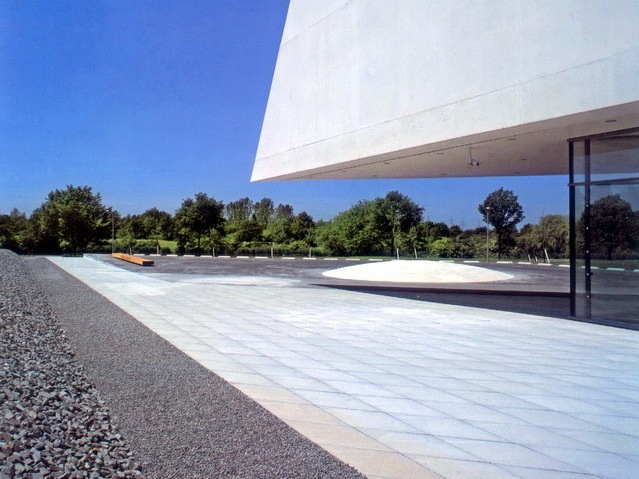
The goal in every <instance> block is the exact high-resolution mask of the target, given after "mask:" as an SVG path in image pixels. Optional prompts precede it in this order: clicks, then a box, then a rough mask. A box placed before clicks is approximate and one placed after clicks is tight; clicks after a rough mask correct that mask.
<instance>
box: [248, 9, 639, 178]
mask: <svg viewBox="0 0 639 479" xmlns="http://www.w3.org/2000/svg"><path fill="white" fill-rule="evenodd" d="M637 100H639V1H637V0H547V1H539V0H529V1H525V0H522V1H516V0H484V1H481V0H468V1H463V0H450V1H445V0H443V1H428V0H330V1H329V0H326V1H319V2H318V1H316V0H291V5H290V8H289V15H288V18H287V22H286V27H285V31H284V35H283V39H282V45H281V48H280V53H279V56H278V60H277V66H276V70H275V75H274V79H273V85H272V88H271V93H270V97H269V101H268V106H267V110H266V115H265V120H264V126H263V130H262V135H261V137H260V143H259V148H258V152H257V158H256V163H255V168H254V172H253V180H259V179H265V178H271V177H276V176H280V175H285V174H289V173H292V172H300V171H304V170H311V169H313V168H319V167H322V166H327V165H334V164H339V163H342V162H346V161H351V160H355V159H362V158H368V157H372V156H375V155H380V154H384V153H388V152H393V151H400V150H404V149H407V148H414V147H419V146H423V145H429V144H434V143H438V142H446V141H448V140H452V139H456V138H462V137H467V136H472V135H478V134H482V133H484V132H491V131H497V130H500V129H504V128H511V127H517V126H521V125H535V126H534V128H537V129H539V128H543V124H541V126H540V125H539V124H538V123H537V122H544V121H546V120H548V119H552V118H559V117H565V116H568V115H574V114H577V113H581V112H588V111H591V110H597V109H601V108H605V107H610V106H613V105H623V104H628V103H632V102H634V101H637Z"/></svg>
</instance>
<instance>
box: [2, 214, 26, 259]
mask: <svg viewBox="0 0 639 479" xmlns="http://www.w3.org/2000/svg"><path fill="white" fill-rule="evenodd" d="M27 226H28V220H27V216H26V215H25V214H24V213H22V212H20V211H19V210H18V209H17V208H13V209H12V210H11V212H10V213H9V214H8V215H2V214H0V248H5V249H10V250H12V251H14V252H16V253H20V252H22V251H23V245H22V241H23V236H24V235H25V232H26V230H27Z"/></svg>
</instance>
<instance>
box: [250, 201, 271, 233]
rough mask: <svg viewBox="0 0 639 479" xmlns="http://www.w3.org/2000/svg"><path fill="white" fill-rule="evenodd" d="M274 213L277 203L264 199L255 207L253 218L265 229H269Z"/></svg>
mask: <svg viewBox="0 0 639 479" xmlns="http://www.w3.org/2000/svg"><path fill="white" fill-rule="evenodd" d="M274 212H275V203H273V200H272V199H270V198H262V199H261V200H260V201H258V202H256V203H255V204H254V205H253V217H254V219H256V220H257V222H258V223H259V224H260V225H261V226H262V228H263V229H266V228H268V225H269V224H270V223H271V221H272V220H273V213H274Z"/></svg>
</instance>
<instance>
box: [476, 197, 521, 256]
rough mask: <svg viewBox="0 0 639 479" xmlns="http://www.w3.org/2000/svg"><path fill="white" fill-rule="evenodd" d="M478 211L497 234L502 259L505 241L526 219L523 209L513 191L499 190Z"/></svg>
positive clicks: (487, 198)
mask: <svg viewBox="0 0 639 479" xmlns="http://www.w3.org/2000/svg"><path fill="white" fill-rule="evenodd" d="M478 209H479V212H480V213H481V214H482V216H483V217H484V221H485V222H486V223H488V224H490V225H492V227H493V228H494V230H495V233H496V234H497V255H498V257H499V258H501V255H502V249H503V246H504V240H505V239H506V238H510V237H511V236H512V234H513V233H514V232H515V226H516V225H517V224H518V223H520V222H521V220H523V219H524V211H523V208H522V207H521V205H520V204H519V201H518V199H517V196H516V195H515V194H514V193H513V192H512V191H510V190H505V189H503V188H499V189H498V190H495V191H493V192H492V193H490V194H489V195H488V196H487V197H486V199H485V200H484V202H483V203H481V204H480V205H479V206H478Z"/></svg>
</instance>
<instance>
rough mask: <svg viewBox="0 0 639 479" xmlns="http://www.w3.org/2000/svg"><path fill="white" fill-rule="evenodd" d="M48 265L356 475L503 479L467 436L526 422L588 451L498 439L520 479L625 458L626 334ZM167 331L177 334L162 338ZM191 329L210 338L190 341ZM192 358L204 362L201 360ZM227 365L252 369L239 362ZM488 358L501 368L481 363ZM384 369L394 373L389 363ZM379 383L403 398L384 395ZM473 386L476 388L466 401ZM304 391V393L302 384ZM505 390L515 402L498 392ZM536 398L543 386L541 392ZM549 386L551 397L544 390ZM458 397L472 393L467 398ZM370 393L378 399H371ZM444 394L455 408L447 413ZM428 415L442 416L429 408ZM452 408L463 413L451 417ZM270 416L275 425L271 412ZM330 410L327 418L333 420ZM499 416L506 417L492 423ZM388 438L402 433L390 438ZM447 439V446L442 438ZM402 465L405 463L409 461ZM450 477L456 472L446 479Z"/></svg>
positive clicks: (338, 295) (638, 346) (631, 335)
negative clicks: (523, 469) (452, 452)
mask: <svg viewBox="0 0 639 479" xmlns="http://www.w3.org/2000/svg"><path fill="white" fill-rule="evenodd" d="M52 261H53V262H54V263H55V264H58V265H59V266H60V267H62V268H63V269H65V270H67V271H68V272H69V273H70V274H72V275H74V276H76V277H77V278H78V279H80V280H81V281H83V282H84V283H86V284H87V285H89V286H90V287H92V288H93V289H95V290H96V291H98V292H99V293H101V294H103V295H104V296H105V297H107V299H109V300H110V301H112V302H113V303H115V304H116V305H118V306H120V307H121V308H123V309H124V310H125V311H127V312H129V314H131V315H132V316H133V317H135V318H138V320H140V322H142V323H143V324H147V323H148V324H149V325H150V326H148V327H150V329H151V330H153V331H156V332H157V333H158V334H160V335H161V336H162V337H165V338H166V339H167V340H169V342H171V343H173V344H174V345H176V347H178V348H180V349H182V350H183V351H184V352H185V353H187V354H189V355H190V356H191V357H193V358H194V359H196V358H199V362H200V364H202V365H203V366H204V367H207V368H209V369H211V370H212V371H214V372H215V373H217V374H219V375H220V376H222V377H224V374H226V376H227V377H228V378H229V379H228V381H229V382H231V384H234V385H235V386H236V387H238V388H239V389H240V390H242V391H243V392H245V394H247V395H249V396H250V397H252V398H253V399H254V400H256V401H258V402H260V401H263V402H264V403H265V404H270V405H271V406H273V404H274V403H277V402H280V403H286V404H290V405H289V406H287V405H286V404H280V405H279V407H280V413H281V414H282V415H285V416H287V418H288V420H290V421H295V420H297V421H301V422H302V423H304V424H303V425H302V426H300V427H302V428H307V432H308V434H305V435H307V437H309V438H310V439H311V440H313V441H315V442H318V441H320V440H323V441H324V444H326V447H325V449H326V450H328V451H329V452H332V453H333V454H334V455H336V456H337V457H338V458H340V459H342V460H343V461H345V462H348V463H350V464H351V465H353V466H354V467H356V468H358V469H360V471H361V472H362V473H364V474H365V475H367V476H369V477H371V476H372V477H389V478H393V479H399V478H405V477H425V478H426V477H427V478H438V479H441V478H442V477H444V478H446V479H450V478H452V477H455V478H456V479H467V478H470V477H476V476H477V474H480V475H481V471H483V472H484V473H485V475H484V476H483V477H511V476H512V477H517V475H513V474H511V476H506V475H505V474H506V472H505V470H504V468H503V467H502V466H501V465H500V463H499V461H500V459H499V456H496V453H497V451H496V450H495V443H494V442H491V441H492V440H491V439H490V438H492V437H494V436H495V435H494V434H492V433H491V432H490V429H489V428H488V426H484V425H483V424H484V423H483V422H482V421H484V422H485V421H486V420H487V419H491V420H490V421H488V423H489V424H491V427H492V428H493V429H494V427H496V426H500V428H501V429H500V430H504V431H508V430H509V428H512V427H513V426H512V423H513V421H514V420H519V421H520V422H521V423H523V425H522V426H521V427H524V428H526V427H531V425H532V424H535V425H536V426H535V427H536V428H537V429H535V431H539V432H541V431H545V433H547V434H550V435H551V434H552V431H554V430H556V429H561V430H562V431H564V435H565V434H567V433H568V432H570V433H571V435H574V437H575V439H577V438H578V437H580V436H583V435H584V433H583V431H582V430H581V429H580V428H583V427H584V425H587V426H588V430H589V431H590V432H589V434H590V436H589V438H590V439H589V442H590V443H592V445H591V444H585V443H583V444H584V445H583V446H582V449H581V450H580V451H583V454H580V455H574V454H572V455H571V454H570V451H572V449H569V448H565V447H564V448H562V447H561V445H554V446H555V449H556V450H557V451H558V452H557V454H550V455H548V454H545V452H546V450H544V449H543V448H541V447H540V446H537V445H536V444H528V443H526V442H525V438H526V437H527V436H526V435H525V434H515V435H514V437H515V438H514V439H512V440H509V439H506V438H504V437H501V438H500V442H499V446H498V449H499V450H501V451H505V454H506V455H507V456H508V455H509V454H511V453H512V454H513V457H521V461H528V462H529V463H530V464H532V465H533V466H534V467H531V474H533V475H532V476H530V477H544V471H547V470H548V469H551V468H552V464H554V463H556V462H557V461H561V462H562V463H564V464H566V468H571V469H570V470H572V471H574V472H575V473H576V472H581V473H589V474H593V475H595V473H596V472H597V470H596V469H593V466H592V464H591V462H588V460H587V458H588V455H590V456H592V454H595V453H597V454H601V453H600V451H604V453H605V454H606V456H605V459H602V458H601V457H600V456H598V458H599V459H598V464H597V467H601V464H602V463H603V464H604V466H605V467H608V468H609V469H614V468H616V467H621V466H623V464H625V463H623V458H622V457H621V456H620V455H619V454H618V453H617V452H618V451H617V449H616V448H615V445H614V444H612V443H610V442H609V441H608V442H607V438H608V436H609V435H610V434H611V433H613V434H617V435H624V437H627V438H629V439H628V440H629V441H630V440H632V441H635V443H638V444H639V434H637V433H636V431H635V432H633V433H632V432H629V431H628V429H627V428H624V427H623V424H621V423H620V421H618V418H619V414H622V413H623V414H624V417H625V420H624V424H627V422H628V421H632V420H639V408H638V407H637V403H638V402H639V385H637V384H636V381H634V382H633V378H634V376H633V374H634V375H636V373H633V371H636V370H637V368H636V367H634V366H639V335H638V334H637V333H636V332H633V331H628V330H616V329H614V328H607V327H605V326H600V325H592V324H587V323H573V322H566V321H563V320H553V319H548V318H541V317H537V316H533V315H526V314H517V313H508V312H503V311H491V310H483V309H479V308H471V307H464V306H451V305H442V304H433V303H414V302H411V301H406V300H402V299H401V298H390V297H382V296H374V295H359V294H356V293H351V292H348V291H343V290H335V291H333V290H331V291H327V290H322V293H321V301H318V298H317V290H314V289H312V288H307V289H305V288H298V289H296V290H295V292H296V293H295V294H291V289H281V288H279V289H278V288H277V287H270V286H263V287H260V288H254V289H251V290H247V289H246V286H242V285H219V284H197V283H188V282H186V283H185V282H182V283H181V282H179V281H178V282H169V281H166V280H163V279H159V278H158V277H153V276H152V275H142V274H139V273H134V272H131V271H126V270H122V269H120V268H117V267H115V266H113V265H109V264H106V263H104V262H101V261H99V260H97V259H93V258H91V261H84V260H83V259H82V258H79V259H78V258H73V259H72V258H52ZM122 286H126V287H122ZM247 292H250V294H247ZM425 314H426V316H425ZM163 316H165V317H166V318H169V319H170V320H171V321H168V322H167V321H166V320H165V319H163ZM425 319H427V320H425ZM513 322H515V324H516V328H513ZM162 325H165V326H162ZM176 328H178V329H179V330H181V331H179V333H178V334H177V336H174V332H175V333H177V330H176ZM202 328H206V329H208V330H210V331H211V332H212V333H213V332H215V333H216V334H211V335H210V336H211V337H210V338H209V337H205V335H204V334H203V333H204V329H202ZM203 344H204V346H203ZM206 345H209V346H210V347H211V349H212V350H216V351H215V353H212V354H208V353H207V348H206ZM469 346H472V349H471V350H472V353H469ZM189 348H190V349H189ZM234 351H236V352H239V354H237V353H234ZM380 351H382V352H383V354H380ZM242 355H247V356H249V357H251V358H253V357H254V358H255V359H256V360H258V359H259V360H260V361H262V360H264V362H265V363H267V364H265V365H263V366H260V365H259V364H257V363H256V362H255V361H254V362H253V363H250V362H246V361H245V362H242V361H240V360H241V359H242ZM488 357H489V358H495V357H503V359H504V360H500V361H489V363H486V358H488ZM609 357H614V358H616V359H615V360H614V361H612V362H611V361H609V360H607V359H606V358H609ZM389 358H391V359H393V360H394V361H392V362H390V363H389ZM247 359H248V358H247ZM267 359H268V360H269V361H271V360H275V361H277V362H278V363H280V364H284V365H285V367H286V368H288V369H286V370H287V371H290V374H293V375H294V376H291V377H293V378H298V379H297V380H302V381H303V380H304V378H306V377H309V376H311V372H313V374H314V375H316V376H311V377H314V379H315V380H317V381H318V387H319V384H324V385H329V386H331V387H333V389H335V390H336V392H335V393H332V392H322V391H314V390H313V389H310V390H305V389H296V388H295V383H289V386H283V385H281V384H280V383H278V382H277V374H279V372H280V371H284V369H282V368H281V367H280V368H279V369H278V368H275V367H271V366H269V365H268V361H266V360H267ZM196 360H197V359H196ZM633 365H634V366H633ZM479 366H481V367H479ZM487 366H490V367H489V368H488V369H486V368H487ZM227 369H236V370H228V371H227ZM225 371H226V372H225ZM254 373H255V374H254ZM425 373H426V374H425ZM287 374H288V373H287ZM388 375H391V376H393V377H397V378H401V379H402V381H401V383H403V382H405V383H406V384H405V385H402V384H400V385H393V384H392V382H391V383H390V384H389V383H386V382H383V381H382V380H383V378H384V377H386V376H388ZM260 378H263V379H260ZM336 378H337V379H336ZM365 378H366V379H365ZM559 378H561V379H559ZM435 379H437V381H435ZM551 379H552V381H550V380H551ZM549 381H550V382H549ZM558 381H560V383H558ZM569 381H574V382H569ZM245 382H254V383H257V384H245ZM486 382H488V383H489V384H490V387H489V389H488V390H486V388H481V389H479V390H477V388H478V387H479V385H481V384H486ZM272 383H275V385H271V384H272ZM477 383H478V384H477ZM308 384H309V387H314V386H312V385H313V384H314V383H313V382H312V381H311V382H309V383H308ZM514 384H519V385H520V389H519V390H518V389H512V385H514ZM539 384H545V385H547V386H546V387H545V388H541V389H540V388H539ZM463 385H466V386H465V387H462V386H463ZM559 385H561V395H560V396H558V395H557V393H556V392H554V390H555V389H556V387H559ZM571 385H572V387H571ZM595 385H596V386H595ZM469 386H474V388H471V390H468V389H467V388H468V387H469ZM507 386H508V387H507ZM550 386H553V388H551V387H550ZM460 387H462V389H459V388H460ZM585 388H587V390H588V392H589V393H588V394H587V395H584V393H585V392H586V391H585ZM615 388H616V389H617V390H619V389H620V388H621V390H623V391H624V394H623V395H621V394H620V395H619V398H622V397H623V398H626V399H625V400H623V401H622V400H616V401H614V403H615V404H612V403H609V402H606V401H603V402H602V401H601V397H602V394H604V393H605V392H606V391H608V390H612V389H615ZM381 392H384V394H385V395H382V396H377V394H380V393H381ZM386 394H388V395H386ZM451 396H452V397H456V398H457V399H455V401H454V402H451V401H452V399H451ZM367 397H368V398H371V399H369V400H368V401H369V403H365V402H364V401H365V400H367V399H366V398H367ZM437 397H439V398H440V399H439V400H437V399H436V398H437ZM434 398H435V399H434ZM630 398H635V399H630ZM406 400H408V401H414V402H415V403H416V404H421V405H422V406H423V409H422V408H418V410H417V411H412V412H408V411H407V412H406V413H405V414H403V413H397V412H394V411H396V410H397V409H398V408H400V409H402V408H401V407H400V406H401V404H402V403H401V401H406ZM260 404H262V403H260ZM371 404H375V406H373V405H371ZM428 404H431V405H432V406H433V407H432V408H430V407H428ZM437 404H439V407H440V409H443V408H444V406H446V409H443V410H438V409H437V408H436V405H437ZM455 404H458V405H459V406H457V409H455ZM469 404H475V405H477V406H483V408H484V409H482V411H483V413H482V414H487V415H488V416H487V418H485V417H484V416H479V418H478V419H477V418H473V416H472V415H471V416H469V413H470V411H471V410H472V408H469ZM263 405H264V404H263ZM522 405H525V406H526V407H525V408H523V406H522ZM613 406H614V407H613ZM264 407H266V408H267V409H269V408H268V407H267V406H264ZM296 408H297V410H296ZM451 408H452V409H451ZM459 408H462V409H461V410H462V412H463V411H466V413H465V414H464V415H462V416H460V417H457V416H458V415H460V414H461V413H460V411H459ZM285 409H288V413H286V412H284V413H283V412H282V411H284V410H285ZM316 409H317V410H318V412H317V413H316V414H315V415H314V416H313V417H314V419H316V420H321V418H325V419H326V421H327V422H330V423H331V424H332V425H333V426H336V425H339V423H336V420H338V419H339V420H341V421H342V422H343V423H345V424H347V425H348V427H349V428H351V429H352V430H353V431H354V432H353V434H354V435H353V437H354V438H355V437H358V438H359V439H360V442H359V443H358V445H360V446H361V445H364V444H366V443H367V441H366V440H365V439H364V438H363V437H362V436H358V435H357V432H360V433H362V434H364V435H366V436H368V437H371V438H372V439H374V440H376V441H378V442H379V443H380V444H381V446H379V447H382V446H383V447H387V448H390V449H392V450H393V451H396V452H392V453H389V452H384V451H379V450H373V449H365V448H356V447H348V446H343V445H339V444H338V445H335V444H329V443H335V442H339V441H340V439H339V437H332V436H331V433H330V431H331V427H329V426H326V427H324V426H313V425H311V424H307V423H309V422H312V421H307V420H306V419H308V416H310V411H311V410H316ZM475 409H477V408H475ZM269 410H270V409H269ZM304 411H307V414H306V415H305V414H304ZM331 411H337V412H339V414H340V417H335V415H333V414H331ZM272 412H274V411H272ZM274 414H276V413H275V412H274ZM296 414H297V415H296ZM584 414H595V415H596V416H597V417H598V418H599V419H598V421H597V424H595V423H594V422H589V421H588V420H587V419H588V417H589V416H587V417H585V418H582V417H583V415H584ZM276 415H277V414H276ZM328 415H330V416H332V419H331V418H329V417H328ZM278 417H280V416H278ZM296 418H297V419H296ZM505 418H511V419H508V421H507V422H503V421H505ZM382 419H383V420H382ZM488 423H486V424H488ZM315 424H317V423H315ZM382 424H383V426H382ZM402 424H406V425H410V427H411V428H413V429H414V430H415V431H416V432H415V433H411V434H412V435H411V434H409V433H406V434H404V433H402V432H397V430H398V429H397V428H399V426H400V425H402ZM385 428H388V429H385ZM313 429H315V433H316V438H314V437H313V436H312V434H313V432H312V430H313ZM366 430H370V431H371V433H372V430H377V431H379V434H380V436H379V437H373V436H371V435H370V434H367V432H366ZM338 431H340V432H343V430H338ZM525 431H526V429H525ZM602 431H605V433H606V435H605V436H604V435H602V434H603V432H602ZM529 433H530V434H533V433H534V431H533V430H530V431H529ZM302 434H304V432H302ZM397 434H400V435H402V434H404V435H403V436H401V437H402V438H403V440H404V441H411V442H406V443H403V442H402V441H395V442H393V441H390V438H392V437H394V436H397ZM533 435H534V434H533ZM451 436H452V437H457V438H458V439H454V440H451V439H450V437H451ZM511 436H513V435H511ZM459 438H461V439H459ZM435 440H441V441H443V443H439V444H440V445H442V447H443V444H445V443H451V442H452V445H454V446H457V447H458V449H461V450H462V451H464V452H465V453H467V454H471V455H476V454H481V455H482V457H481V459H479V460H480V461H481V462H473V463H470V462H468V461H461V460H456V459H451V460H446V461H444V462H442V460H441V458H438V457H436V454H437V452H436V451H431V446H429V444H431V443H432V442H433V441H435ZM580 442H583V441H580ZM318 443H319V442H318ZM369 444H370V445H371V447H373V443H369ZM320 445H322V444H320ZM322 447H324V446H322ZM606 448H607V449H606ZM411 451H412V452H411ZM415 451H419V454H415ZM414 456H419V457H420V460H419V462H417V461H416V460H415V459H413V457H414ZM508 457H509V456H508ZM545 457H547V458H548V459H544V458H545ZM518 460H519V459H518ZM535 461H536V462H535ZM540 461H541V462H540ZM544 461H547V463H544ZM553 461H554V462H553ZM479 464H483V465H482V466H481V468H483V469H481V468H480V469H481V471H480V470H474V469H472V468H476V467H480V466H479ZM462 466H464V467H471V469H468V470H463V471H462V472H461V473H460V472H459V471H460V469H459V468H460V467H462ZM433 471H434V472H433ZM455 471H457V472H455ZM490 472H493V473H495V474H497V473H499V474H501V475H492V474H491V473H490ZM566 474H567V473H566ZM557 477H561V476H557ZM602 477H607V476H605V475H604V476H602ZM619 477H620V478H621V477H623V478H624V479H629V478H630V477H632V476H627V477H626V476H623V475H619ZM566 478H568V476H567V475H566Z"/></svg>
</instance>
